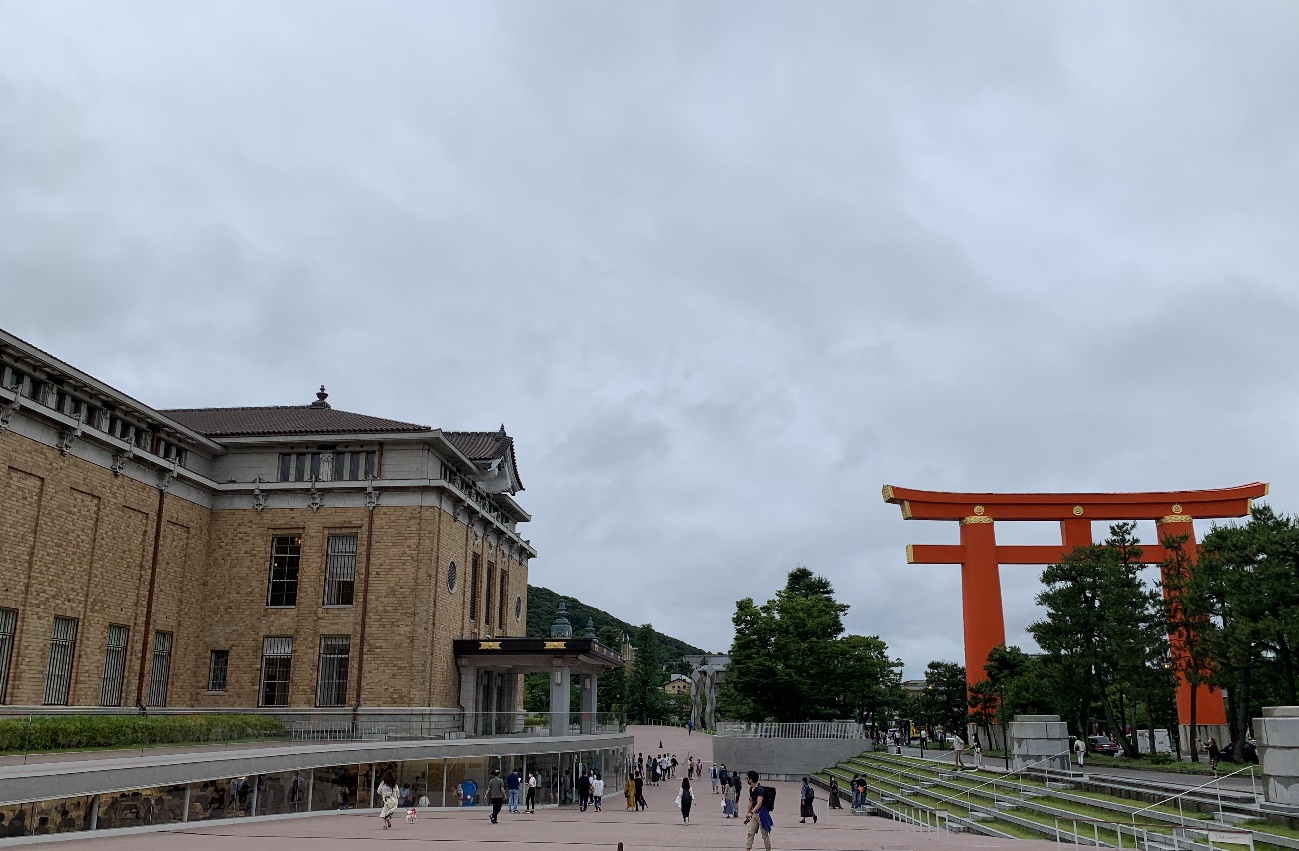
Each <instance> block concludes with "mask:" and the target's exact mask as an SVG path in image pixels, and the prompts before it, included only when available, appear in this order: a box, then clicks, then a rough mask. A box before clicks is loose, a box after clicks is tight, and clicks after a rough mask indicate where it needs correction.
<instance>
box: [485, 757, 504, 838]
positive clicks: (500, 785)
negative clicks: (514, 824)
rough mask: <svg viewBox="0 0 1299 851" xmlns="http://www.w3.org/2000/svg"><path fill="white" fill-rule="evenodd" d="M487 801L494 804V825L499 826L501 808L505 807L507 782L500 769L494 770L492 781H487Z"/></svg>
mask: <svg viewBox="0 0 1299 851" xmlns="http://www.w3.org/2000/svg"><path fill="white" fill-rule="evenodd" d="M487 800H489V801H491V803H492V824H497V823H498V822H497V821H496V820H497V819H498V818H499V817H500V815H501V807H502V806H504V805H505V781H504V780H502V779H501V770H500V769H499V768H493V769H492V779H491V780H488V781H487Z"/></svg>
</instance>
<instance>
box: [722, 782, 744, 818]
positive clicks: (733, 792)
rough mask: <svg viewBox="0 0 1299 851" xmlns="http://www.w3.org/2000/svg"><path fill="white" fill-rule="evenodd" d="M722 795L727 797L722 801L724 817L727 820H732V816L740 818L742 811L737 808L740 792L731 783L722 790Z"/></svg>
mask: <svg viewBox="0 0 1299 851" xmlns="http://www.w3.org/2000/svg"><path fill="white" fill-rule="evenodd" d="M722 794H723V795H724V796H725V797H724V798H723V799H722V815H723V816H725V817H726V818H731V817H732V816H734V817H735V818H739V817H740V810H739V807H738V806H736V804H737V802H738V801H739V800H740V792H739V790H738V789H736V788H735V787H734V786H732V785H731V784H730V783H727V784H726V786H725V787H724V788H723V790H722Z"/></svg>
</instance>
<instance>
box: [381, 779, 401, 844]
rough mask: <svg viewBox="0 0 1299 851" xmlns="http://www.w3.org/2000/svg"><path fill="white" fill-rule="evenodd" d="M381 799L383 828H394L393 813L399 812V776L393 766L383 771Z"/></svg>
mask: <svg viewBox="0 0 1299 851" xmlns="http://www.w3.org/2000/svg"><path fill="white" fill-rule="evenodd" d="M379 800H381V801H383V809H381V810H380V811H379V821H381V822H383V828H382V829H383V830H392V814H393V813H395V812H397V778H396V777H395V776H394V775H393V773H392V769H391V768H390V769H388V770H387V771H385V772H384V773H383V778H382V779H381V780H380V781H379Z"/></svg>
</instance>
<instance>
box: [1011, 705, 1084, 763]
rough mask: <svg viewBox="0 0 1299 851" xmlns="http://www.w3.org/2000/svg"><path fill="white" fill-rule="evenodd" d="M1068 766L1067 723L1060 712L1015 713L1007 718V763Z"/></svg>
mask: <svg viewBox="0 0 1299 851" xmlns="http://www.w3.org/2000/svg"><path fill="white" fill-rule="evenodd" d="M1030 766H1032V767H1033V768H1043V769H1045V768H1052V769H1055V770H1057V771H1068V770H1069V725H1068V724H1066V723H1065V722H1063V721H1061V720H1060V716H1059V715H1016V716H1015V720H1014V721H1012V722H1010V767H1011V770H1013V771H1019V770H1021V769H1024V768H1028V767H1030Z"/></svg>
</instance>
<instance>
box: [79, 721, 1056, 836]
mask: <svg viewBox="0 0 1299 851" xmlns="http://www.w3.org/2000/svg"><path fill="white" fill-rule="evenodd" d="M630 731H631V732H632V733H633V734H634V735H635V736H636V749H637V751H639V752H643V753H647V754H648V753H655V752H658V751H659V747H658V745H659V742H660V740H661V741H662V742H663V750H664V751H667V752H669V753H675V754H676V755H677V758H678V759H679V760H680V761H681V762H683V763H684V762H685V759H686V755H687V754H691V753H693V754H694V755H695V756H696V757H703V758H704V759H705V760H709V759H711V757H712V741H713V740H712V737H711V736H707V735H704V734H700V733H696V734H694V735H691V736H687V735H686V733H685V731H684V730H680V729H676V728H671V727H632V728H630ZM700 783H701V784H702V789H701V790H700V794H699V796H698V798H697V801H696V806H695V809H694V812H692V813H691V819H690V821H691V823H690V824H689V825H683V824H682V823H681V814H680V811H679V810H677V808H676V807H675V806H674V805H673V799H674V798H675V797H676V791H677V788H678V787H679V786H680V781H668V782H664V783H663V784H661V785H659V786H657V787H654V786H646V788H645V798H646V800H647V801H648V803H649V810H648V811H646V812H640V813H637V812H628V811H627V810H626V809H625V807H624V800H623V797H622V791H621V789H618V790H610V791H612V792H613V794H610V795H606V796H605V799H604V801H605V806H604V810H603V811H602V812H599V813H597V812H595V811H594V810H590V811H588V812H586V813H581V812H578V810H577V807H575V806H574V807H565V808H563V809H553V808H552V809H545V810H540V811H538V812H537V813H536V814H535V815H509V814H507V813H502V814H501V823H500V824H498V825H492V824H490V823H489V822H488V819H487V815H488V813H487V811H486V810H485V809H482V808H475V809H472V810H433V811H427V812H423V813H421V814H420V817H419V820H418V821H417V822H416V823H415V824H413V825H411V824H407V823H406V822H405V821H404V820H403V819H400V818H398V819H396V820H394V827H393V829H392V830H387V831H385V830H381V829H380V828H379V820H378V818H377V817H376V815H375V814H374V813H373V812H365V811H360V812H358V811H345V812H340V813H329V814H322V815H312V816H306V817H294V818H270V819H259V820H256V821H248V822H243V823H224V824H223V823H204V824H202V825H201V826H200V825H196V826H194V827H192V828H185V829H181V830H166V831H158V832H151V833H132V834H129V835H119V836H116V837H104V838H97V839H78V840H70V841H67V842H59V843H58V847H59V848H68V849H85V851H127V849H131V850H132V851H135V849H139V850H140V851H171V849H176V848H181V849H184V851H260V849H268V851H343V849H348V851H355V849H357V848H372V847H377V846H382V845H387V844H391V845H393V846H395V847H397V848H419V847H430V848H437V849H445V851H459V849H470V848H478V847H482V846H483V845H487V846H488V847H497V846H508V847H512V848H524V849H528V848H531V849H537V850H538V851H541V849H555V851H559V849H564V851H584V849H597V848H599V849H614V848H617V846H618V843H619V842H621V843H623V847H624V849H626V851H632V849H653V848H682V849H725V848H743V847H744V840H745V831H744V827H743V822H742V820H740V819H725V818H723V817H722V812H721V803H720V800H721V799H720V796H715V795H713V794H712V793H711V791H710V789H709V783H708V779H707V777H705V778H704V779H703V780H702V781H700ZM776 786H777V788H778V789H779V791H778V792H777V801H778V803H777V807H776V819H775V821H776V827H775V830H774V831H773V832H772V847H773V848H776V849H780V851H848V849H861V851H910V849H914V851H922V849H923V851H959V849H966V848H978V849H995V848H1003V847H1009V846H1014V847H1015V848H1016V851H1046V848H1047V846H1048V845H1049V844H1051V843H1046V842H1036V841H1015V840H1003V839H993V838H989V837H985V836H970V835H961V834H944V833H918V832H915V831H913V830H911V829H910V828H908V827H906V826H904V825H899V824H895V823H894V822H892V821H889V820H887V819H882V818H873V817H866V816H854V815H852V814H851V813H850V812H849V811H848V810H833V811H831V810H827V809H826V802H825V798H824V793H821V798H820V799H819V800H818V801H817V812H818V815H819V817H820V821H819V823H818V824H815V825H813V824H811V823H808V824H799V823H798V816H797V812H798V804H797V792H798V787H797V784H794V783H778V784H776ZM756 847H759V848H761V847H762V844H761V841H759V842H758V843H757V844H756Z"/></svg>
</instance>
